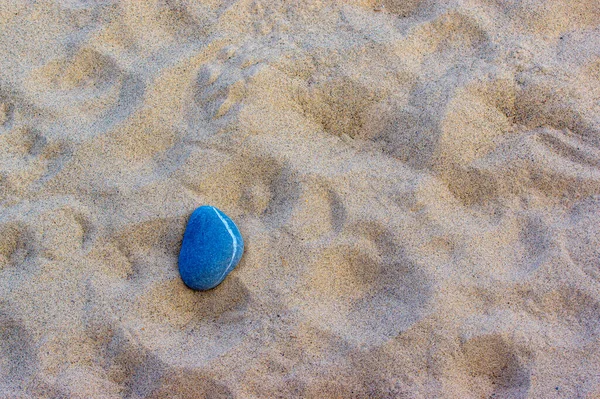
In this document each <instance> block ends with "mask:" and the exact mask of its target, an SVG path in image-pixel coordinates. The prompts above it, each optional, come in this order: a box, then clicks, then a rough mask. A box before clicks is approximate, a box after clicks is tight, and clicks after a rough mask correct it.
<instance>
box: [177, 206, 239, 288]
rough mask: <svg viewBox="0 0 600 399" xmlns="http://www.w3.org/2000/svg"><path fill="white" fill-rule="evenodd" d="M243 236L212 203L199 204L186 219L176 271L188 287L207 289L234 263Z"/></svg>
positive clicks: (224, 274)
mask: <svg viewBox="0 0 600 399" xmlns="http://www.w3.org/2000/svg"><path fill="white" fill-rule="evenodd" d="M243 252H244V240H243V239H242V235H241V234H240V231H239V230H238V228H237V226H236V225H235V223H233V221H232V220H231V219H229V217H228V216H227V215H225V214H224V213H223V212H221V211H220V210H219V209H217V208H215V207H214V206H208V205H205V206H201V207H200V208H198V209H196V210H195V211H194V213H192V216H191V217H190V220H189V221H188V224H187V227H186V228H185V233H184V234H183V243H182V244H181V251H179V274H180V275H181V279H182V280H183V282H184V283H185V285H187V286H188V287H190V288H191V289H194V290H201V291H205V290H210V289H211V288H214V287H216V286H217V285H219V284H221V282H222V281H223V280H224V279H225V277H227V275H228V274H229V273H231V271H232V270H233V269H234V268H235V267H236V266H237V264H238V263H239V262H240V259H241V258H242V253H243Z"/></svg>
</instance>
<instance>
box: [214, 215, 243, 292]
mask: <svg viewBox="0 0 600 399" xmlns="http://www.w3.org/2000/svg"><path fill="white" fill-rule="evenodd" d="M211 208H212V209H213V211H215V213H216V214H217V216H218V217H219V219H221V222H223V224H224V225H225V228H226V229H227V232H229V235H230V236H231V239H232V240H233V253H232V254H231V260H230V261H229V265H227V268H226V269H225V271H224V272H223V274H221V277H219V280H220V279H222V278H223V276H225V274H227V272H228V271H229V270H230V269H231V265H233V260H234V258H235V253H236V251H237V238H235V235H234V234H233V231H232V230H231V228H230V227H229V223H227V221H226V220H225V219H223V217H222V216H221V215H220V214H219V211H217V208H215V207H214V206H212V207H211Z"/></svg>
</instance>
